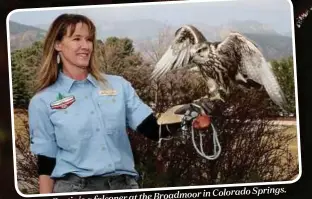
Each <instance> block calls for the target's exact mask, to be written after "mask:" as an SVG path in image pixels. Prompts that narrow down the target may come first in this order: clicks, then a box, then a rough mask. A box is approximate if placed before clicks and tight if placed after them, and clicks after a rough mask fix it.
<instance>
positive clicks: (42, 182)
mask: <svg viewBox="0 0 312 199" xmlns="http://www.w3.org/2000/svg"><path fill="white" fill-rule="evenodd" d="M37 164H38V174H39V193H52V191H53V186H54V180H53V179H52V178H50V176H51V173H52V171H53V169H54V167H55V158H49V157H46V156H42V155H38V163H37Z"/></svg>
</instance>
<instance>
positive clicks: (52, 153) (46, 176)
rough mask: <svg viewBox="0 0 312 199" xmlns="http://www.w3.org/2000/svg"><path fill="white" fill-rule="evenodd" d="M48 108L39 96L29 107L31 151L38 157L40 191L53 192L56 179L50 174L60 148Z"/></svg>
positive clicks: (32, 100) (33, 99)
mask: <svg viewBox="0 0 312 199" xmlns="http://www.w3.org/2000/svg"><path fill="white" fill-rule="evenodd" d="M48 109H49V106H48V104H47V103H46V102H45V101H44V100H43V99H41V98H39V97H38V96H35V97H33V98H32V99H31V101H30V104H29V107H28V117H29V133H30V151H31V152H32V153H33V154H35V155H37V157H38V168H39V179H38V180H39V192H40V193H52V190H53V186H54V180H53V179H52V178H50V175H51V173H52V171H53V169H54V166H55V157H56V153H57V150H58V148H57V144H56V139H55V134H54V126H53V124H52V122H51V120H50V118H49V110H48Z"/></svg>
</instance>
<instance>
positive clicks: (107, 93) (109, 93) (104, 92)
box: [99, 90, 117, 96]
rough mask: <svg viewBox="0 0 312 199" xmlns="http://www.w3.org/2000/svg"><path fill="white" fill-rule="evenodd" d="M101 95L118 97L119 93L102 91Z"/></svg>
mask: <svg viewBox="0 0 312 199" xmlns="http://www.w3.org/2000/svg"><path fill="white" fill-rule="evenodd" d="M99 94H100V95H108V96H113V95H117V91H116V90H101V91H100V92H99Z"/></svg>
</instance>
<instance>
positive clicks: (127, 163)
mask: <svg viewBox="0 0 312 199" xmlns="http://www.w3.org/2000/svg"><path fill="white" fill-rule="evenodd" d="M104 77H105V79H106V80H107V83H106V84H101V83H100V82H98V81H97V80H96V79H95V78H94V77H93V76H92V75H90V74H89V75H88V77H87V78H86V79H85V80H82V81H77V80H73V79H71V78H69V77H67V76H66V75H64V74H63V73H62V72H60V73H59V75H58V79H57V81H56V82H55V83H54V84H53V85H51V86H49V87H48V88H46V89H44V90H43V91H41V92H39V93H37V94H36V95H35V96H34V97H33V98H32V99H31V101H30V104H29V110H28V112H29V130H30V139H31V146H30V149H31V152H33V153H34V154H37V155H44V156H48V157H52V158H56V166H55V168H54V170H53V172H52V174H51V177H62V176H64V175H65V174H66V173H74V174H76V175H78V176H81V177H86V176H93V175H103V176H106V175H115V174H129V175H134V176H137V175H138V174H137V171H136V170H135V164H134V160H133V154H132V150H131V146H130V142H129V138H128V135H127V132H126V128H127V127H130V128H132V129H134V130H135V129H136V128H137V126H138V125H139V124H140V123H141V122H142V121H143V120H144V119H145V118H146V117H147V116H148V115H149V114H151V113H152V109H151V108H150V107H148V106H147V105H146V104H144V103H143V102H142V101H141V99H140V98H139V97H138V96H137V94H136V92H135V90H134V89H133V87H132V86H131V84H130V83H129V82H128V81H127V80H125V79H124V78H123V77H120V76H115V75H105V76H104ZM72 102H73V103H72ZM64 104H67V105H69V106H68V107H67V108H66V107H63V108H59V107H62V105H64Z"/></svg>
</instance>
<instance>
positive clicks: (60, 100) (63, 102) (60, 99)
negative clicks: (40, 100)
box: [50, 93, 75, 109]
mask: <svg viewBox="0 0 312 199" xmlns="http://www.w3.org/2000/svg"><path fill="white" fill-rule="evenodd" d="M74 102H75V97H74V96H73V95H71V96H67V97H65V96H63V95H62V94H61V93H59V94H58V96H57V97H56V101H54V102H52V103H51V104H50V106H51V108H52V109H66V108H67V107H69V106H70V105H71V104H72V103H74Z"/></svg>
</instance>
